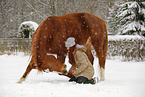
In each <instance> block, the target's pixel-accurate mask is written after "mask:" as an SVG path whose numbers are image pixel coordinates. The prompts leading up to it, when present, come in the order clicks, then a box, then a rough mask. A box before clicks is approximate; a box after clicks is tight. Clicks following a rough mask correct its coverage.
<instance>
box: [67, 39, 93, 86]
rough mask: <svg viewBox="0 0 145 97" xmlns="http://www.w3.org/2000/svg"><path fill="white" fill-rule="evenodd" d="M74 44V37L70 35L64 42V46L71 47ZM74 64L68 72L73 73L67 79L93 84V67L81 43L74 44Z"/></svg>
mask: <svg viewBox="0 0 145 97" xmlns="http://www.w3.org/2000/svg"><path fill="white" fill-rule="evenodd" d="M74 45H75V39H74V38H72V37H70V38H68V39H67V41H66V42H65V46H66V47H72V46H74ZM73 56H74V60H75V66H74V65H73V66H72V67H71V68H70V70H69V72H71V73H72V74H73V77H72V78H71V79H70V80H69V81H70V82H71V81H75V82H76V83H84V84H88V83H91V84H95V80H94V79H93V78H92V77H93V75H94V68H93V65H92V64H91V62H90V60H89V59H88V56H87V55H86V47H84V46H83V45H78V44H77V45H75V49H74V52H73Z"/></svg>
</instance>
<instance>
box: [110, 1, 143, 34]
mask: <svg viewBox="0 0 145 97" xmlns="http://www.w3.org/2000/svg"><path fill="white" fill-rule="evenodd" d="M110 13H111V14H110V17H109V18H108V20H109V21H108V23H109V24H110V25H109V27H110V29H109V31H111V32H113V33H115V34H116V33H117V34H121V35H126V34H128V35H131V34H132V35H134V34H138V35H143V36H145V2H143V1H142V0H132V1H130V2H126V3H124V4H121V5H118V6H115V7H114V9H113V10H111V11H110Z"/></svg>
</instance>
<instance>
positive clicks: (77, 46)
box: [76, 44, 84, 49]
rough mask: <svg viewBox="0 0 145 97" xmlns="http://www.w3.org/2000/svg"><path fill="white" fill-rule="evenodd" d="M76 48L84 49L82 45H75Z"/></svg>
mask: <svg viewBox="0 0 145 97" xmlns="http://www.w3.org/2000/svg"><path fill="white" fill-rule="evenodd" d="M76 48H77V49H78V48H84V45H79V44H77V45H76Z"/></svg>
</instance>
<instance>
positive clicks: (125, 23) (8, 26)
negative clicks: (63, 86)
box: [0, 0, 145, 38]
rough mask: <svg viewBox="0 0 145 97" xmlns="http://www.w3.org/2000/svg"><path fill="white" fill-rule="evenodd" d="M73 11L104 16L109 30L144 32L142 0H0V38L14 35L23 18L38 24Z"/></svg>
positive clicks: (144, 6) (144, 13)
mask: <svg viewBox="0 0 145 97" xmlns="http://www.w3.org/2000/svg"><path fill="white" fill-rule="evenodd" d="M73 12H90V13H92V14H94V15H96V16H98V17H100V18H102V19H104V20H105V21H106V22H107V26H108V33H110V34H138V35H144V36H145V23H144V21H145V1H144V0H0V25H1V26H0V38H10V37H11V38H13V37H17V36H18V27H19V26H20V24H21V23H22V22H24V21H33V22H36V23H38V24H40V23H41V22H42V21H43V20H44V19H45V18H47V17H48V16H52V15H57V16H59V15H64V14H68V13H73Z"/></svg>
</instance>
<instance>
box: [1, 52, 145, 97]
mask: <svg viewBox="0 0 145 97" xmlns="http://www.w3.org/2000/svg"><path fill="white" fill-rule="evenodd" d="M29 61H30V56H24V54H22V53H19V54H17V55H0V66H1V68H0V76H1V77H0V97H122V96H123V97H145V92H144V91H145V75H144V74H145V62H133V61H130V62H122V61H120V60H118V59H114V60H111V59H107V61H106V80H105V81H103V82H99V83H96V84H95V85H91V84H87V85H84V84H76V83H73V82H68V80H69V78H67V77H65V76H60V75H58V74H57V73H56V72H52V73H38V72H37V70H32V71H31V72H30V74H29V75H28V78H27V79H26V81H25V82H23V83H22V84H18V83H16V82H17V81H18V80H19V78H20V77H21V76H22V74H23V73H24V71H25V70H26V67H27V65H28V63H29ZM65 63H66V64H68V67H67V69H69V68H70V65H69V63H68V58H66V62H65ZM96 64H98V61H97V59H95V62H94V67H95V72H96V73H95V77H96V76H97V75H98V74H97V73H98V72H99V71H97V69H96V67H98V66H97V65H96Z"/></svg>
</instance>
